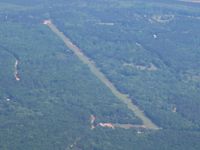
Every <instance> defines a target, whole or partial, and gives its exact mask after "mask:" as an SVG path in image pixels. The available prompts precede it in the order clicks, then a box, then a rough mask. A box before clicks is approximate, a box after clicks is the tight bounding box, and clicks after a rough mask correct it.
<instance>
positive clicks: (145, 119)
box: [44, 20, 160, 130]
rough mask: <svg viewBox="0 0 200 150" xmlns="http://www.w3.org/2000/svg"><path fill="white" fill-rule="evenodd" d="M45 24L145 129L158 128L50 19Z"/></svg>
mask: <svg viewBox="0 0 200 150" xmlns="http://www.w3.org/2000/svg"><path fill="white" fill-rule="evenodd" d="M44 24H45V25H47V26H48V27H49V28H50V29H51V30H52V31H53V32H54V33H55V34H56V35H57V36H58V37H59V38H60V39H61V40H62V41H63V42H64V43H65V45H66V46H67V47H68V48H69V49H70V50H72V51H73V52H74V54H75V55H76V56H77V57H78V58H79V59H80V60H81V61H82V62H83V63H85V64H87V65H88V67H89V68H90V70H91V72H92V73H93V74H94V75H95V76H96V77H97V78H98V79H99V80H100V81H101V82H102V83H104V84H105V85H106V86H107V87H108V88H109V89H110V91H111V92H112V93H113V94H114V95H115V96H116V97H117V98H118V99H119V100H121V101H122V102H123V103H125V104H126V105H127V107H128V108H129V109H130V110H131V111H133V112H134V113H135V115H136V116H137V117H138V118H140V119H141V120H142V121H143V125H144V126H145V127H146V128H147V129H154V130H157V129H160V128H159V127H158V126H157V125H156V124H154V123H153V122H152V121H151V120H150V119H149V118H148V117H147V116H146V115H145V114H144V113H143V111H141V110H140V109H139V108H138V107H137V106H136V105H134V104H133V102H132V100H131V99H130V98H129V97H128V96H127V95H126V94H123V93H121V92H120V91H118V90H117V88H116V87H115V86H114V85H113V84H112V83H111V82H110V81H109V80H108V79H107V77H106V76H105V75H104V74H103V73H102V72H101V71H100V70H99V69H98V68H97V67H96V66H95V64H94V63H93V62H92V61H91V60H90V59H89V58H88V57H87V56H86V55H84V53H83V52H82V51H81V49H80V48H78V47H77V46H76V45H74V44H73V43H72V42H71V40H70V39H69V38H67V37H66V36H65V35H64V34H63V33H62V32H61V31H59V29H58V28H57V27H56V26H55V25H54V24H53V23H52V22H51V21H50V20H48V21H45V23H44Z"/></svg>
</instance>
